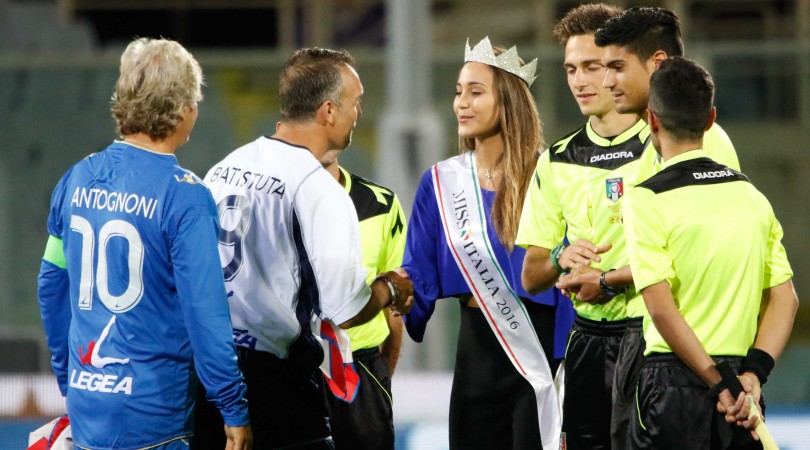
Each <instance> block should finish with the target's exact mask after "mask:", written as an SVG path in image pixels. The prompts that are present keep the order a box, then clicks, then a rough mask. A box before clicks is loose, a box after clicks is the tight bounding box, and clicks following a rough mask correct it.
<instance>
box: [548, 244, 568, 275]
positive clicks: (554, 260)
mask: <svg viewBox="0 0 810 450" xmlns="http://www.w3.org/2000/svg"><path fill="white" fill-rule="evenodd" d="M565 247H567V246H566V245H565V244H560V245H558V246H556V247H554V250H552V251H551V265H552V266H554V268H555V269H557V270H559V271H560V273H562V272H565V269H563V268H562V266H561V265H560V257H561V256H562V254H563V252H564V251H565Z"/></svg>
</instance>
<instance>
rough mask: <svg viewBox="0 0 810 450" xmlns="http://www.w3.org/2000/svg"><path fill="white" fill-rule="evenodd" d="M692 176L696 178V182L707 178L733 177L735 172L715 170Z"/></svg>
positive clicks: (695, 173) (693, 173)
mask: <svg viewBox="0 0 810 450" xmlns="http://www.w3.org/2000/svg"><path fill="white" fill-rule="evenodd" d="M692 176H693V177H695V179H696V180H705V179H707V178H725V177H733V176H734V172H732V171H730V170H715V171H712V172H692Z"/></svg>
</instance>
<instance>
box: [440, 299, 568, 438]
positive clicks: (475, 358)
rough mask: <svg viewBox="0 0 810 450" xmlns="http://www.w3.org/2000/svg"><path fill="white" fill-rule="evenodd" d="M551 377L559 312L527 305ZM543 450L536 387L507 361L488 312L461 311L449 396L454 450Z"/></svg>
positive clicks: (555, 366) (545, 307)
mask: <svg viewBox="0 0 810 450" xmlns="http://www.w3.org/2000/svg"><path fill="white" fill-rule="evenodd" d="M523 305H524V307H525V308H526V311H527V312H528V313H529V317H530V319H531V321H532V324H533V325H534V329H535V332H536V333H537V337H538V338H539V339H540V345H541V346H542V347H543V351H544V352H545V356H546V359H547V361H548V362H549V366H550V369H551V373H552V375H553V374H554V372H555V371H556V369H557V366H558V365H559V363H560V361H559V360H555V359H553V356H554V317H555V313H556V309H555V307H553V306H546V305H541V304H537V303H533V302H530V301H524V302H523ZM539 447H540V427H539V424H538V416H537V401H536V397H535V394H534V389H533V388H532V385H531V384H530V383H529V382H528V381H526V379H525V378H523V376H522V375H520V373H519V372H518V371H517V369H515V366H514V365H513V364H512V362H511V361H510V360H509V357H508V356H506V353H505V352H504V350H503V348H502V347H501V344H500V343H499V342H498V339H497V338H496V337H495V335H494V334H493V332H492V328H490V326H489V323H488V322H487V319H486V318H485V317H484V312H483V311H481V310H479V309H477V308H469V307H467V306H464V305H463V304H462V306H461V324H460V329H459V337H458V346H457V350H456V367H455V371H454V373H453V387H452V390H451V392H450V449H451V450H468V449H499V450H500V449H503V450H518V449H520V450H523V449H526V450H529V449H531V450H535V449H537V448H539Z"/></svg>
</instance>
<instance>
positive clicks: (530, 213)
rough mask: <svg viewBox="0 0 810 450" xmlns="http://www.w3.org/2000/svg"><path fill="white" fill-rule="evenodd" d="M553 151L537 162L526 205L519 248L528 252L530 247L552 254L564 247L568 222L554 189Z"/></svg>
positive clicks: (516, 241)
mask: <svg viewBox="0 0 810 450" xmlns="http://www.w3.org/2000/svg"><path fill="white" fill-rule="evenodd" d="M551 151H552V150H550V149H549V150H546V151H545V152H544V153H543V154H542V155H540V159H539V160H538V161H537V169H536V170H535V172H534V177H532V181H531V183H530V184H529V190H528V192H526V199H525V200H524V201H523V211H522V212H521V214H520V224H519V225H518V233H517V238H516V239H515V244H516V245H518V246H520V247H523V248H526V247H528V246H530V245H532V246H535V247H543V248H547V249H549V250H551V249H553V248H554V247H556V246H558V245H560V244H562V242H563V237H564V235H565V221H564V220H563V216H562V206H561V205H560V198H559V196H558V194H557V191H556V189H555V187H554V183H553V177H552V173H551V158H550V153H551Z"/></svg>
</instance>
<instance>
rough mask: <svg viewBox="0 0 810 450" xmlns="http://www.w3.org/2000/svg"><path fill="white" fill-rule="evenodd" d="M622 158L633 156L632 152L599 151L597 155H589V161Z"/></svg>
mask: <svg viewBox="0 0 810 450" xmlns="http://www.w3.org/2000/svg"><path fill="white" fill-rule="evenodd" d="M624 158H633V152H613V153H600V154H598V155H593V156H591V163H595V162H600V161H608V160H611V159H624Z"/></svg>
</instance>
